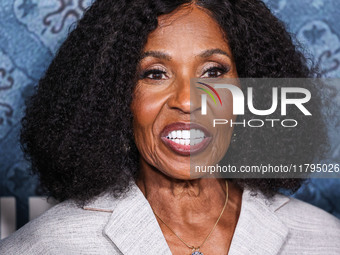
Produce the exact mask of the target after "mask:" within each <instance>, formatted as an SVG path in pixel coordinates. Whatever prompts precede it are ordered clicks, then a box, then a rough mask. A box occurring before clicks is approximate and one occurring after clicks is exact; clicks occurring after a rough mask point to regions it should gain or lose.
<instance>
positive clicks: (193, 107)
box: [168, 77, 201, 114]
mask: <svg viewBox="0 0 340 255" xmlns="http://www.w3.org/2000/svg"><path fill="white" fill-rule="evenodd" d="M171 94H172V95H171V96H170V97H169V100H168V106H169V107H170V108H171V109H175V110H178V111H180V112H182V113H187V114H191V113H193V112H196V111H198V110H200V109H201V105H200V100H199V96H198V93H197V91H196V86H195V82H194V80H193V79H190V77H181V78H178V79H176V81H174V84H173V90H172V93H171Z"/></svg>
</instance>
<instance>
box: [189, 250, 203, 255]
mask: <svg viewBox="0 0 340 255" xmlns="http://www.w3.org/2000/svg"><path fill="white" fill-rule="evenodd" d="M191 255H203V253H202V252H200V248H193V249H192V252H191Z"/></svg>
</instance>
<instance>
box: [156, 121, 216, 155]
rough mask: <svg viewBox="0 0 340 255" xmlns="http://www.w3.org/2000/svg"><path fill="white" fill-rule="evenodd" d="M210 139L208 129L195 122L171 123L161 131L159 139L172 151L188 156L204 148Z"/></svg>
mask: <svg viewBox="0 0 340 255" xmlns="http://www.w3.org/2000/svg"><path fill="white" fill-rule="evenodd" d="M211 139H212V136H211V134H210V133H209V132H208V130H207V129H206V128H205V127H204V126H202V125H200V124H197V123H189V122H175V123H171V124H169V125H167V126H165V128H164V129H163V131H162V132H161V140H162V141H163V143H164V144H165V145H166V146H167V147H168V148H169V149H170V150H172V151H173V152H175V153H177V154H180V155H183V156H189V155H194V154H198V153H200V152H202V151H203V150H205V149H206V148H207V147H208V145H209V143H210V141H211Z"/></svg>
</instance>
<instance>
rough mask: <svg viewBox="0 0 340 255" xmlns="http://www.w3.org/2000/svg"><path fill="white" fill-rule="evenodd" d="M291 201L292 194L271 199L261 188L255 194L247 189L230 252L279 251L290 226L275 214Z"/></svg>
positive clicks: (264, 254)
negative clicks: (267, 197) (263, 193)
mask: <svg viewBox="0 0 340 255" xmlns="http://www.w3.org/2000/svg"><path fill="white" fill-rule="evenodd" d="M288 201H289V198H288V197H286V196H282V195H276V196H275V197H274V199H273V200H267V199H266V198H265V197H264V196H263V195H262V194H261V193H260V192H259V193H258V195H257V196H256V197H255V196H252V195H251V192H250V190H248V189H245V190H244V191H243V196H242V206H241V212H240V216H239V220H238V223H237V225H236V229H235V233H234V237H233V239H232V242H231V246H230V249H229V253H228V254H229V255H238V254H242V255H247V254H251V255H256V254H259V255H260V254H261V255H266V254H268V255H269V254H278V253H279V251H280V249H281V246H282V245H283V244H284V242H285V240H286V237H287V235H288V228H287V227H286V226H285V225H284V224H283V222H282V221H281V220H280V219H279V218H278V217H277V216H276V215H275V210H277V209H279V208H280V207H281V206H283V205H284V204H285V203H287V202H288Z"/></svg>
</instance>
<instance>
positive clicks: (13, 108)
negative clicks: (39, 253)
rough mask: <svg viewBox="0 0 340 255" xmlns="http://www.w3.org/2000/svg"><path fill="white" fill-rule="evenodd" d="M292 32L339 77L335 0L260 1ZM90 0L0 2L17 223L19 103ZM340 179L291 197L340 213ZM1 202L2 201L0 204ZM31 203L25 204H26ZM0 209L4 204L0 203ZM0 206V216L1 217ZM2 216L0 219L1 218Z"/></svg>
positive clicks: (29, 188) (2, 134)
mask: <svg viewBox="0 0 340 255" xmlns="http://www.w3.org/2000/svg"><path fill="white" fill-rule="evenodd" d="M264 2H265V3H266V4H267V5H268V6H269V7H270V8H271V9H272V11H273V12H274V13H275V14H276V15H277V16H278V17H279V18H280V19H282V20H283V21H284V22H286V24H287V28H288V29H289V31H291V32H292V33H293V34H296V38H297V40H299V41H300V42H301V43H302V44H303V45H304V48H305V49H306V54H309V55H311V56H313V59H314V61H315V63H317V64H319V65H320V67H321V71H322V75H323V76H324V77H338V78H340V1H338V0H295V1H291V0H264ZM90 4H91V0H88V1H86V0H1V1H0V197H3V198H11V199H12V201H15V203H14V209H13V210H12V211H13V214H14V216H13V217H14V218H15V220H16V227H20V226H22V225H23V224H25V223H26V222H27V221H28V220H29V215H30V211H31V209H32V208H30V206H32V205H31V203H30V202H29V201H31V200H30V197H33V196H36V192H35V189H36V183H37V180H36V178H35V177H33V176H31V175H30V174H29V164H28V163H27V162H26V161H25V160H24V159H23V155H22V152H21V150H20V145H19V142H18V136H19V130H20V119H21V117H22V116H23V109H24V102H25V99H26V98H28V97H29V96H30V95H31V94H32V93H33V91H34V86H35V85H36V84H37V81H38V80H39V78H40V77H41V76H42V74H43V73H44V71H45V70H46V68H47V67H48V65H49V63H50V62H51V60H52V58H53V56H54V54H55V52H56V50H57V49H58V47H59V46H60V45H61V43H62V42H63V40H64V39H65V38H66V36H67V34H68V32H69V31H70V29H72V27H73V26H72V24H73V25H74V22H75V21H76V20H77V19H79V18H80V17H81V15H82V13H83V12H84V10H85V9H86V7H87V6H89V5H90ZM330 134H331V136H332V141H333V144H332V153H331V155H330V157H331V158H332V161H333V162H338V163H339V159H340V135H339V131H338V130H330ZM339 184H340V181H339V180H337V179H313V180H311V181H310V183H309V185H308V186H304V187H302V188H301V189H300V190H299V191H298V193H297V194H296V195H295V196H296V197H298V198H300V199H303V200H305V201H308V202H310V203H312V204H314V205H317V206H319V207H321V208H323V209H325V210H327V211H329V212H331V213H333V214H334V215H336V216H337V217H339V218H340V192H339V191H338V188H337V187H339ZM0 205H2V206H3V207H4V206H5V205H6V203H4V202H3V203H1V204H0ZM29 205H30V206H29ZM0 209H1V211H3V210H4V209H6V208H0ZM1 211H0V217H1ZM5 220H6V219H4V218H2V221H1V222H4V221H5Z"/></svg>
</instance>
